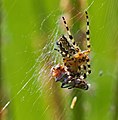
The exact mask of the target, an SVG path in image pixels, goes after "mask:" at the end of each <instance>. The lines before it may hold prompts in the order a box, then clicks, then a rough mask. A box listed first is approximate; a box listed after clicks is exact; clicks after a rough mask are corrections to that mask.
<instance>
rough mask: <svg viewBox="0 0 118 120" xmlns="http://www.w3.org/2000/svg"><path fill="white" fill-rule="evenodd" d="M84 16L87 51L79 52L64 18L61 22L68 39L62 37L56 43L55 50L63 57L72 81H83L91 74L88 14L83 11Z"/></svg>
mask: <svg viewBox="0 0 118 120" xmlns="http://www.w3.org/2000/svg"><path fill="white" fill-rule="evenodd" d="M85 14H86V25H87V27H86V39H87V50H83V51H82V50H81V49H80V48H79V46H78V45H77V43H76V42H75V40H74V38H73V36H72V34H71V32H70V30H69V27H68V25H67V22H66V20H65V18H64V17H62V20H63V22H64V25H65V27H66V30H67V34H68V36H69V39H67V38H66V37H65V36H64V35H62V37H61V38H60V39H59V40H58V41H57V42H56V44H57V46H58V48H59V49H55V50H56V51H58V52H59V53H60V54H61V55H62V57H63V63H64V66H65V67H66V70H67V71H68V72H69V73H70V76H72V77H73V78H74V79H76V78H79V79H85V78H87V75H89V74H90V73H91V69H90V59H89V56H88V55H89V54H90V37H89V33H90V31H89V19H88V13H87V11H85Z"/></svg>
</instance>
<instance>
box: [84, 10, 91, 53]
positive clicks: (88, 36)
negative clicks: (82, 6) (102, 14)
mask: <svg viewBox="0 0 118 120" xmlns="http://www.w3.org/2000/svg"><path fill="white" fill-rule="evenodd" d="M85 13H86V39H87V48H88V51H89V52H90V47H91V46H90V30H89V19H88V12H87V11H85Z"/></svg>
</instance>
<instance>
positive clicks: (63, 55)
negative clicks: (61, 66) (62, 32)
mask: <svg viewBox="0 0 118 120" xmlns="http://www.w3.org/2000/svg"><path fill="white" fill-rule="evenodd" d="M54 50H56V51H58V52H59V53H60V54H61V55H62V57H65V56H66V53H65V52H62V51H60V50H58V49H56V48H54Z"/></svg>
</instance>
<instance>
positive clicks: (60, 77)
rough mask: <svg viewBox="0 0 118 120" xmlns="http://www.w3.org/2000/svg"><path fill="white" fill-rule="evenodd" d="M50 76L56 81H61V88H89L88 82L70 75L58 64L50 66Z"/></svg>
mask: <svg viewBox="0 0 118 120" xmlns="http://www.w3.org/2000/svg"><path fill="white" fill-rule="evenodd" d="M52 76H53V77H55V78H56V79H55V81H56V82H58V81H60V82H62V85H61V88H68V89H72V88H80V89H84V90H88V88H89V84H88V83H87V82H86V81H85V80H83V79H80V78H75V77H72V76H70V75H69V72H68V71H67V70H66V69H65V68H64V67H63V66H62V65H59V64H58V65H56V66H55V67H53V68H52Z"/></svg>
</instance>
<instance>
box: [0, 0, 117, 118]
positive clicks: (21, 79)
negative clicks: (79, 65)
mask: <svg viewBox="0 0 118 120" xmlns="http://www.w3.org/2000/svg"><path fill="white" fill-rule="evenodd" d="M1 3H2V6H1V8H2V12H1V21H2V24H1V32H2V34H1V55H2V56H1V64H2V65H1V73H0V78H1V79H0V83H1V84H0V109H1V110H3V107H5V109H4V110H3V111H1V112H0V119H2V120H13V119H14V120H22V119H23V120H48V119H51V120H118V114H117V113H118V95H117V93H118V47H117V46H118V22H117V21H118V1H117V0H99V1H98V0H97V1H93V0H88V1H84V2H83V0H80V1H79V2H78V1H77V0H71V1H69V2H68V1H64V0H61V1H59V0H52V1H49V0H43V1H40V0H20V1H19V0H13V1H11V0H4V1H2V2H1ZM86 8H88V13H89V20H90V30H91V33H90V34H91V36H90V37H91V46H92V52H91V66H92V74H91V75H90V76H89V78H87V80H88V81H89V82H90V83H91V88H90V90H88V91H81V90H77V89H76V90H75V89H74V90H65V89H61V88H60V84H59V83H58V84H57V83H55V82H54V80H53V79H52V80H50V81H48V80H49V79H50V75H49V73H45V72H44V73H42V74H44V77H40V81H38V80H37V79H38V78H39V76H40V73H41V71H38V72H39V74H38V72H37V73H36V74H35V72H36V69H37V67H42V66H43V65H44V63H45V62H44V61H45V60H46V61H47V58H45V57H44V58H43V59H44V60H43V59H42V58H41V59H40V57H39V56H43V55H46V52H43V53H42V52H41V51H40V50H42V49H43V48H45V45H47V46H46V47H47V48H46V50H47V51H50V44H49V43H50V40H52V39H53V38H57V39H58V38H59V37H60V35H61V34H63V33H64V30H63V29H62V28H61V24H59V23H60V22H59V18H60V16H62V15H63V14H64V15H65V16H66V18H67V21H68V23H69V25H70V26H72V33H77V30H79V29H81V31H84V29H83V27H84V26H85V20H84V19H85V18H84V10H85V9H86ZM80 11H81V13H82V14H81V15H83V16H82V17H80V16H79V17H80V18H82V19H80V18H79V17H78V15H79V14H78V13H79V12H80ZM68 18H70V19H68ZM78 18H79V19H78ZM59 26H60V27H59ZM55 28H56V30H59V32H58V33H57V32H55V31H54V30H55ZM52 32H54V34H53V33H52ZM79 33H80V32H79ZM75 35H77V34H75ZM52 44H55V43H54V42H52ZM54 54H55V53H53V54H52V56H55V55H54ZM38 57H39V59H38V61H39V62H36V60H37V58H38ZM51 58H53V57H51V56H50V57H49V56H48V61H49V62H50V61H53V60H54V59H51ZM42 61H43V62H42ZM33 66H34V67H33ZM51 66H52V65H50V66H48V67H49V69H48V68H46V69H47V71H49V72H50V69H51ZM39 70H41V69H39ZM43 70H44V71H45V69H43ZM35 75H36V76H35ZM44 78H46V79H44ZM47 81H48V82H47ZM45 83H46V84H45ZM50 88H51V89H50ZM74 96H77V97H78V100H77V103H76V105H75V108H74V109H73V110H71V109H70V104H71V101H72V99H73V97H74ZM7 103H8V106H7Z"/></svg>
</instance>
